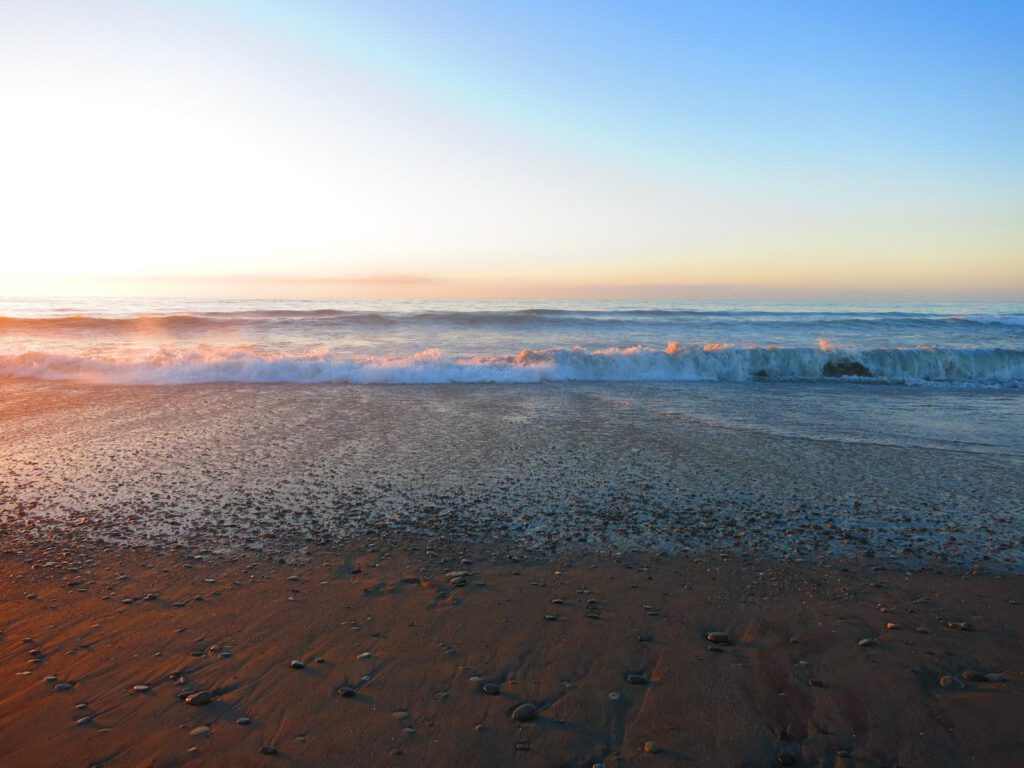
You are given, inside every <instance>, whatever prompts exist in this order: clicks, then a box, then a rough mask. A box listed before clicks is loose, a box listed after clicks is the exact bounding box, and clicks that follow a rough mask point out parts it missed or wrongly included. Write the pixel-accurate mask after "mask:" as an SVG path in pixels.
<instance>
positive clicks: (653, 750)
mask: <svg viewBox="0 0 1024 768" xmlns="http://www.w3.org/2000/svg"><path fill="white" fill-rule="evenodd" d="M660 751H661V749H660V748H659V747H658V745H657V744H655V743H654V742H653V741H645V742H644V752H647V753H648V754H650V755H656V754H657V753H658V752H660Z"/></svg>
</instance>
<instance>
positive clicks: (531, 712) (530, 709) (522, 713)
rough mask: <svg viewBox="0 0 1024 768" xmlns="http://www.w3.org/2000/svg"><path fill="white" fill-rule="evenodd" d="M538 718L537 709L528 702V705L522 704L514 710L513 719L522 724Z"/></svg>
mask: <svg viewBox="0 0 1024 768" xmlns="http://www.w3.org/2000/svg"><path fill="white" fill-rule="evenodd" d="M536 717H537V707H535V706H534V705H533V704H530V703H529V702H527V703H526V704H520V705H519V706H518V707H516V708H515V709H514V710H512V719H513V720H518V721H519V722H520V723H527V722H529V721H530V720H533V719H535V718H536Z"/></svg>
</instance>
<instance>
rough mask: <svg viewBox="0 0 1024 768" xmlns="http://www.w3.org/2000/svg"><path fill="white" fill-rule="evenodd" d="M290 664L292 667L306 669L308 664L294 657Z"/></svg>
mask: <svg viewBox="0 0 1024 768" xmlns="http://www.w3.org/2000/svg"><path fill="white" fill-rule="evenodd" d="M288 666H290V667H291V668H292V669H305V668H306V665H305V664H303V663H302V662H301V661H300V660H299V659H292V660H291V661H290V662H289V663H288Z"/></svg>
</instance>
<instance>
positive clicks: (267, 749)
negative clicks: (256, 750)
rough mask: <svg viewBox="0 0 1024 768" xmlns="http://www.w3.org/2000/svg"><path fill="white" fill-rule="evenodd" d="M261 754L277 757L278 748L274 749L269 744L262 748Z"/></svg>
mask: <svg viewBox="0 0 1024 768" xmlns="http://www.w3.org/2000/svg"><path fill="white" fill-rule="evenodd" d="M260 754H263V755H276V754H277V747H272V746H271V745H269V744H264V745H263V746H262V747H260Z"/></svg>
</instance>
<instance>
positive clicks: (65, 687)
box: [53, 683, 75, 691]
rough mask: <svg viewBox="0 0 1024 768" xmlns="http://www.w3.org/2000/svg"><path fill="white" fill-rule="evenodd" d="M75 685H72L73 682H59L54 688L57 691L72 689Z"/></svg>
mask: <svg viewBox="0 0 1024 768" xmlns="http://www.w3.org/2000/svg"><path fill="white" fill-rule="evenodd" d="M74 687H75V686H74V685H72V684H71V683H57V684H56V685H55V686H53V690H55V691H70V690H71V689H72V688H74Z"/></svg>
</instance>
